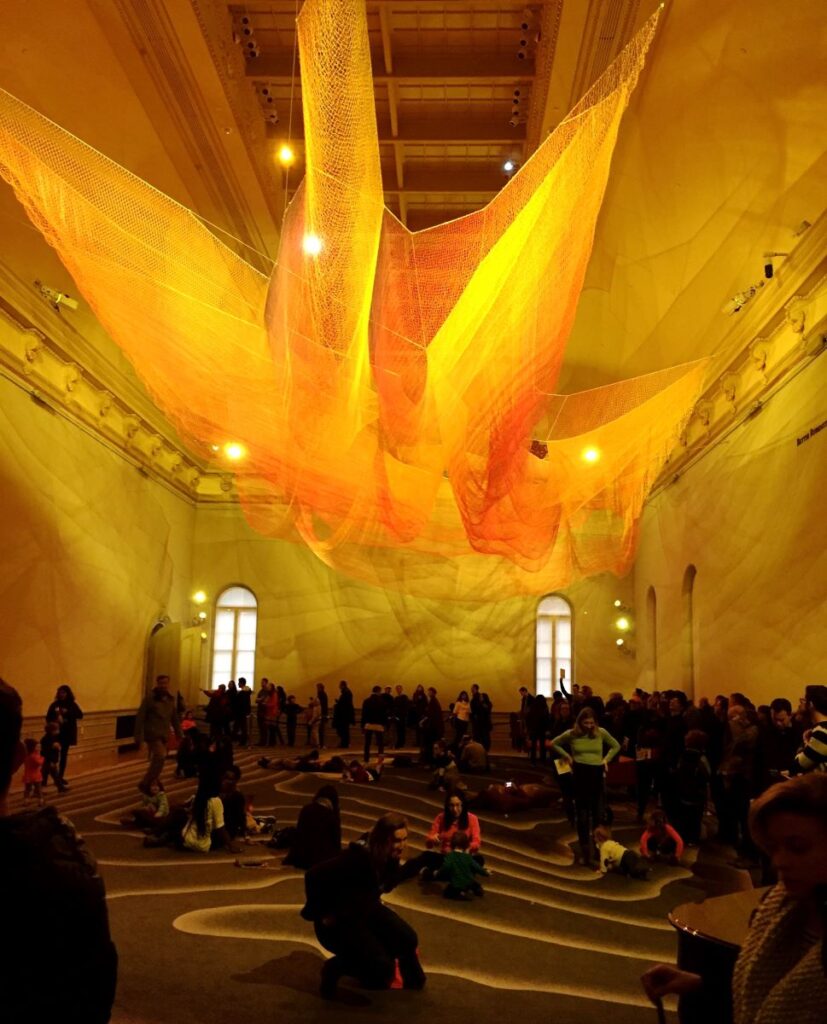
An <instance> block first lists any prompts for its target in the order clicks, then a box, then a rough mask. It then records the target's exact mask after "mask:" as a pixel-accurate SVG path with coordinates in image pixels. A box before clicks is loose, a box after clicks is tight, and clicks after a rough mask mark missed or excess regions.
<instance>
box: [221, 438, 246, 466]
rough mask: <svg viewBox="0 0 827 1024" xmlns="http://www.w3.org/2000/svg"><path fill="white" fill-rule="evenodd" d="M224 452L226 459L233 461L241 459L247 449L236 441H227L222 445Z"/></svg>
mask: <svg viewBox="0 0 827 1024" xmlns="http://www.w3.org/2000/svg"><path fill="white" fill-rule="evenodd" d="M224 454H225V455H226V456H227V458H228V459H232V460H233V462H238V460H239V459H243V458H244V456H245V455H246V454H247V449H246V448H245V447H244V445H243V444H238V442H237V441H228V442H227V444H225V445H224Z"/></svg>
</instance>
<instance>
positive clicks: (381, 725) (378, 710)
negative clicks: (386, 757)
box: [360, 686, 388, 761]
mask: <svg viewBox="0 0 827 1024" xmlns="http://www.w3.org/2000/svg"><path fill="white" fill-rule="evenodd" d="M360 724H361V726H362V731H363V732H364V734H365V761H368V760H369V759H370V745H371V737H372V736H375V737H376V742H377V744H378V746H379V754H380V755H381V754H384V753H385V729H386V727H387V724H388V702H387V700H386V699H385V696H384V694H383V693H382V687H381V686H374V688H373V690H372V691H371V695H370V696H369V697H368V698H367V700H366V701H365V702H364V704H363V705H362V721H361V723H360Z"/></svg>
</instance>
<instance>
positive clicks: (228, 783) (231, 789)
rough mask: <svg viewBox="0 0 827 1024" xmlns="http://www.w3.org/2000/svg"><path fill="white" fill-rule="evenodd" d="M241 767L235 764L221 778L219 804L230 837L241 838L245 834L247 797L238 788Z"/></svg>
mask: <svg viewBox="0 0 827 1024" xmlns="http://www.w3.org/2000/svg"><path fill="white" fill-rule="evenodd" d="M240 781H241V769H240V768H239V767H238V765H237V764H234V765H233V766H232V768H229V769H228V770H227V771H226V772H224V775H223V777H222V779H221V791H220V793H219V796H220V797H221V804H222V806H223V808H224V827H225V828H226V829H227V834H228V835H229V837H230V839H243V838H244V837H245V836H246V835H247V798H246V797H245V796H244V794H243V793H242V792H241V790H240V789H239V788H238V783H239V782H240Z"/></svg>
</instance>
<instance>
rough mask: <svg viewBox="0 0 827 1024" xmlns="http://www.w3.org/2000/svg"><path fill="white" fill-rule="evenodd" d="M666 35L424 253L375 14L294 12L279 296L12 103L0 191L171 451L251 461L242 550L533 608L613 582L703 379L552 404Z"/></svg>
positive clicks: (2, 104)
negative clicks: (297, 134)
mask: <svg viewBox="0 0 827 1024" xmlns="http://www.w3.org/2000/svg"><path fill="white" fill-rule="evenodd" d="M656 19H657V15H655V16H653V18H652V19H651V20H650V21H649V22H648V23H647V24H646V25H645V27H644V28H643V29H642V30H641V32H640V33H639V34H638V35H637V36H636V38H635V39H634V40H633V41H632V42H631V43H630V44H629V45H628V46H627V47H626V49H625V50H624V51H623V52H622V54H621V55H620V56H619V57H618V59H617V60H616V61H615V62H614V64H613V65H612V66H611V67H610V68H609V69H608V71H607V72H606V73H605V74H604V75H603V76H602V77H601V78H600V79H599V80H598V82H597V83H596V84H595V85H594V86H593V87H592V88H591V89H590V90H589V92H588V93H587V94H586V96H584V98H583V99H582V100H581V101H580V103H579V104H578V105H577V106H576V107H575V108H574V110H572V112H571V113H570V114H569V116H568V117H567V118H565V120H564V121H562V122H561V124H560V125H559V126H558V127H557V128H556V129H555V131H554V132H553V133H552V134H551V135H550V136H549V137H548V138H547V139H546V141H545V142H544V143H543V144H542V145H541V146H540V147H539V149H538V150H537V151H536V152H535V153H534V155H533V156H532V157H531V159H530V160H529V161H527V162H526V164H525V165H524V166H523V167H522V168H520V170H519V171H518V173H517V174H515V175H514V177H513V178H512V179H511V180H510V181H509V182H508V183H507V184H506V186H505V187H504V188H503V189H502V191H501V192H500V193H499V194H498V195H497V196H496V197H495V198H494V199H493V200H492V201H491V202H490V203H489V204H488V205H487V206H486V207H485V208H484V209H482V210H479V211H478V212H476V213H473V214H470V215H469V216H466V217H462V218H460V219H458V220H454V221H451V222H449V223H447V224H443V225H440V226H438V227H435V228H431V229H428V230H424V231H419V232H411V231H408V230H407V229H406V228H405V226H404V225H403V224H401V223H400V222H399V221H398V220H397V219H396V218H395V217H394V216H393V215H392V214H391V213H390V212H389V211H388V210H387V209H386V208H385V205H384V197H383V188H382V175H381V168H380V159H379V144H378V136H377V128H376V115H375V103H374V93H373V80H372V75H371V63H370V51H369V45H368V31H367V19H366V13H365V6H364V2H360V0H307V2H306V3H305V5H304V7H303V9H302V12H301V15H300V17H299V21H298V31H299V52H300V59H301V83H302V97H303V111H304V127H305V145H306V175H305V178H304V181H303V182H302V184H301V185H300V187H299V189H298V191H297V194H296V196H295V198H294V199H293V201H292V203H291V204H290V206H289V208H288V210H287V213H286V215H285V220H284V224H283V229H282V235H281V240H280V250H279V256H278V260H277V263H276V265H275V267H274V268H273V270H272V273H271V274H270V275H269V276H268V275H265V274H262V273H261V272H260V271H259V270H258V269H256V267H254V266H253V265H251V264H250V263H249V262H247V261H245V259H243V258H242V257H241V256H239V255H238V254H236V253H235V252H234V251H233V250H232V249H231V248H229V247H228V246H226V245H225V244H223V243H222V242H221V241H220V240H219V239H218V238H217V237H216V236H215V235H214V234H213V233H212V232H211V231H210V230H209V229H208V228H207V227H206V226H205V225H204V224H202V223H201V221H199V219H198V218H197V217H196V216H195V215H194V214H192V213H191V212H190V211H188V210H187V209H185V208H184V207H182V206H180V205H178V204H177V203H175V202H174V201H173V200H171V199H169V198H168V197H167V196H165V195H163V194H161V193H159V192H158V191H156V190H155V189H153V188H152V187H151V186H150V185H148V184H147V183H146V182H144V181H142V180H140V179H139V178H137V177H135V176H134V175H132V174H130V173H129V172H128V171H126V170H124V168H122V167H120V166H118V165H117V164H115V163H113V162H112V161H111V160H109V159H107V158H106V157H104V156H103V155H101V154H100V153H98V152H97V151H95V150H93V149H91V148H90V147H88V146H86V145H85V144H84V143H83V142H81V141H80V140H78V139H77V138H75V137H74V136H72V135H70V134H69V133H67V132H65V131H63V130H62V129H61V128H59V127H58V126H57V125H55V124H53V123H52V122H50V121H48V120H47V119H46V118H44V117H42V116H41V115H39V114H38V113H37V112H36V111H34V110H32V109H31V108H30V107H28V106H26V105H25V104H23V103H21V102H20V101H18V100H16V99H15V98H14V97H12V96H10V95H9V94H7V93H0V173H1V174H2V175H3V177H5V178H6V180H8V181H9V182H10V183H11V185H12V186H13V188H14V189H15V191H16V193H17V196H18V197H19V199H20V201H21V203H22V204H23V205H24V206H25V208H26V211H27V213H28V215H29V217H30V218H31V219H32V220H33V221H34V223H35V224H36V225H37V226H38V227H39V228H40V230H41V231H42V232H43V234H44V235H45V236H46V238H47V240H48V241H49V242H50V244H51V245H52V246H53V247H54V248H55V249H56V250H57V252H58V253H59V255H60V257H61V259H62V260H63V262H64V263H65V265H66V266H67V268H68V269H69V271H70V272H71V274H72V276H73V277H74V279H75V281H76V283H77V286H78V288H79V289H80V291H81V292H82V293H83V295H84V296H85V298H86V299H87V300H88V302H89V304H90V306H91V307H92V309H93V310H94V312H95V314H96V315H97V317H98V318H99V320H100V322H101V323H102V324H103V326H104V327H105V328H106V330H107V331H108V332H109V334H110V335H111V336H112V338H113V339H114V340H115V341H116V342H117V343H118V344H119V345H120V346H121V347H122V348H123V350H124V351H125V352H126V354H127V355H128V356H129V358H130V359H131V361H132V362H133V363H134V365H135V367H136V369H137V371H138V372H139V374H140V375H141V377H142V378H143V380H144V381H145V383H146V385H147V386H148V388H149V390H150V392H151V394H152V396H153V398H154V400H155V401H156V402H157V404H158V405H159V406H160V407H161V408H162V409H163V410H164V411H165V413H166V414H167V415H168V416H169V417H170V419H171V420H172V421H173V422H174V423H175V425H176V426H177V428H178V429H179V431H180V432H181V434H182V435H183V437H184V438H185V439H187V440H188V441H189V442H190V443H191V444H192V445H193V446H194V447H195V448H196V450H198V451H201V452H203V453H204V454H205V455H207V456H208V455H209V452H210V445H211V444H213V443H221V444H223V443H224V442H226V441H228V440H232V441H236V442H240V443H241V444H243V445H244V446H245V447H246V449H247V452H248V456H247V458H246V460H245V463H244V470H243V473H240V474H238V476H237V486H238V490H239V494H240V496H241V500H242V503H243V505H244V509H245V513H246V515H247V517H248V519H249V521H250V522H251V523H252V525H253V526H254V527H255V528H256V529H258V530H260V531H262V532H264V533H267V534H270V535H273V536H278V537H283V538H286V539H292V540H301V541H303V542H304V543H306V544H307V545H308V546H309V547H310V548H311V549H312V550H313V551H314V552H315V553H316V554H317V555H318V556H319V558H321V559H323V560H324V561H325V562H326V563H327V564H329V565H330V566H332V567H334V568H336V569H337V570H340V571H342V572H344V573H347V574H351V575H353V576H355V577H358V578H360V579H363V580H367V581H369V582H371V583H374V584H376V585H379V586H382V587H394V588H398V589H401V590H405V591H407V592H409V593H411V594H416V595H419V596H422V597H436V598H458V599H463V600H491V599H497V598H502V597H507V596H511V595H515V594H520V593H541V592H547V591H548V590H550V589H554V588H558V587H562V586H565V585H566V584H568V583H570V582H572V581H573V580H575V579H579V578H582V577H585V576H589V575H592V574H595V573H599V572H603V571H612V572H615V573H623V572H624V571H626V569H628V567H629V566H630V564H631V559H632V557H633V554H634V547H635V536H636V527H637V523H638V519H639V516H640V512H641V508H642V504H643V501H644V499H645V496H646V494H647V492H648V490H649V488H650V487H651V485H652V483H653V481H654V479H655V477H656V476H657V474H658V472H659V471H660V469H661V468H662V466H663V463H664V461H665V459H666V457H667V455H668V453H669V451H670V449H671V447H672V446H673V444H674V443H675V441H676V439H677V436H678V434H679V432H680V430H681V428H682V426H683V424H684V423H685V421H686V418H687V416H688V414H689V412H690V411H691V408H692V406H693V404H694V402H695V400H696V399H697V397H698V394H699V392H700V389H701V387H702V384H703V376H704V365H703V364H692V365H688V366H683V367H678V368H671V369H667V370H664V371H662V372H659V373H654V374H650V375H648V376H645V377H641V378H636V379H633V380H628V381H624V382H621V383H618V384H613V385H609V386H607V387H602V388H598V389H596V390H593V391H588V392H585V393H581V394H575V395H567V396H563V395H558V394H556V393H555V387H556V384H557V378H558V374H559V370H560V366H561V362H562V359H563V356H564V352H565V347H566V342H567V339H568V336H569V333H570V330H571V327H572V323H573V320H574V315H575V310H576V306H577V300H578V297H579V294H580V290H581V287H582V284H583V278H584V274H585V271H586V266H587V263H588V260H589V256H590V253H591V247H592V242H593V235H594V229H595V223H596V220H597V215H598V211H599V209H600V204H601V201H602V197H603V193H604V189H605V186H606V181H607V178H608V174H609V166H610V162H611V157H612V152H613V149H614V146H615V142H616V139H617V134H618V128H619V124H620V120H621V116H622V114H623V111H624V109H625V107H626V104H627V102H628V99H629V95H630V93H631V91H632V89H633V88H634V86H635V83H636V81H637V78H638V75H639V73H640V70H641V68H642V65H643V61H644V57H645V54H646V51H647V48H648V46H649V43H650V41H651V38H652V35H653V33H654V30H655V25H656ZM309 235H312V236H313V238H314V239H316V240H317V245H316V249H317V250H318V251H317V252H315V253H314V254H309V253H308V252H307V251H306V246H305V245H304V244H303V243H304V241H305V239H306V237H307V236H309Z"/></svg>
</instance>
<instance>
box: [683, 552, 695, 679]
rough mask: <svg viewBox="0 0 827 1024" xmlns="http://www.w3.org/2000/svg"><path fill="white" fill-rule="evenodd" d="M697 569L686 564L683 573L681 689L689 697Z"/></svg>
mask: <svg viewBox="0 0 827 1024" xmlns="http://www.w3.org/2000/svg"><path fill="white" fill-rule="evenodd" d="M697 575H698V570H697V569H696V568H695V566H694V565H687V567H686V572H685V573H684V574H683V587H682V588H681V592H682V595H683V630H682V636H681V644H682V647H683V659H682V660H683V689H684V692H685V693H686V695H687V696H688V697H690V698H692V697H694V696H695V608H694V590H695V577H696V576H697Z"/></svg>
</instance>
